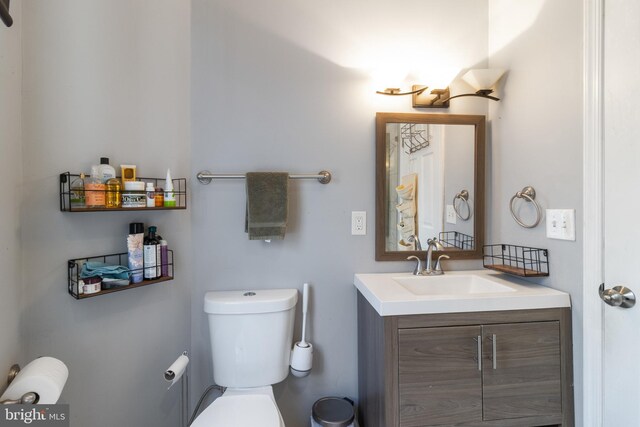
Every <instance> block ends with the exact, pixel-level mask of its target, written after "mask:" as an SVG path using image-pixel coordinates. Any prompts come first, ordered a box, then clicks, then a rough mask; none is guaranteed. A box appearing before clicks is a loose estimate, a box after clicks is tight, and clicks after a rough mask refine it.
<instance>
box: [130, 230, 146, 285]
mask: <svg viewBox="0 0 640 427" xmlns="http://www.w3.org/2000/svg"><path fill="white" fill-rule="evenodd" d="M143 241H144V224H143V223H141V222H132V223H131V224H129V236H128V237H127V253H128V257H127V259H128V261H129V270H131V283H140V282H142V277H143V274H142V268H143V267H144V260H143V251H142V249H143V248H142V246H143Z"/></svg>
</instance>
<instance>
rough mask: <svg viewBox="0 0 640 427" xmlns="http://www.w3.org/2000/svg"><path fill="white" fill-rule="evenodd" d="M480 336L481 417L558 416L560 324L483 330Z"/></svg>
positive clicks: (516, 324)
mask: <svg viewBox="0 0 640 427" xmlns="http://www.w3.org/2000/svg"><path fill="white" fill-rule="evenodd" d="M482 335H483V359H484V366H483V368H484V369H483V372H482V376H483V378H482V382H483V419H484V420H485V421H489V420H501V419H509V418H521V417H535V416H541V415H560V414H561V412H562V389H561V375H560V324H559V322H556V321H552V322H532V323H512V324H500V325H489V326H483V327H482ZM494 337H495V351H494ZM494 355H495V360H494Z"/></svg>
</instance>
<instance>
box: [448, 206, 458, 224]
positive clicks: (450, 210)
mask: <svg viewBox="0 0 640 427" xmlns="http://www.w3.org/2000/svg"><path fill="white" fill-rule="evenodd" d="M455 223H456V211H455V210H454V209H453V205H447V224H455Z"/></svg>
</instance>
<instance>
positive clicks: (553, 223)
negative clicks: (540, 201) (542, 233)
mask: <svg viewBox="0 0 640 427" xmlns="http://www.w3.org/2000/svg"><path fill="white" fill-rule="evenodd" d="M546 221H547V237H548V238H550V239H559V240H576V211H575V209H547V211H546Z"/></svg>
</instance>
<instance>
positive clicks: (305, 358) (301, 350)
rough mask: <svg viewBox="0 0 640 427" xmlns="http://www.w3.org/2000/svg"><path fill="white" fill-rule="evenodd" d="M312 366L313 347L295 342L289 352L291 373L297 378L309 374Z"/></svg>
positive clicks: (305, 343) (306, 343)
mask: <svg viewBox="0 0 640 427" xmlns="http://www.w3.org/2000/svg"><path fill="white" fill-rule="evenodd" d="M312 366H313V345H311V343H308V342H297V343H295V344H294V345H293V349H292V350H291V373H292V374H293V376H295V377H298V378H303V377H306V376H307V375H309V374H310V373H311V367H312Z"/></svg>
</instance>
